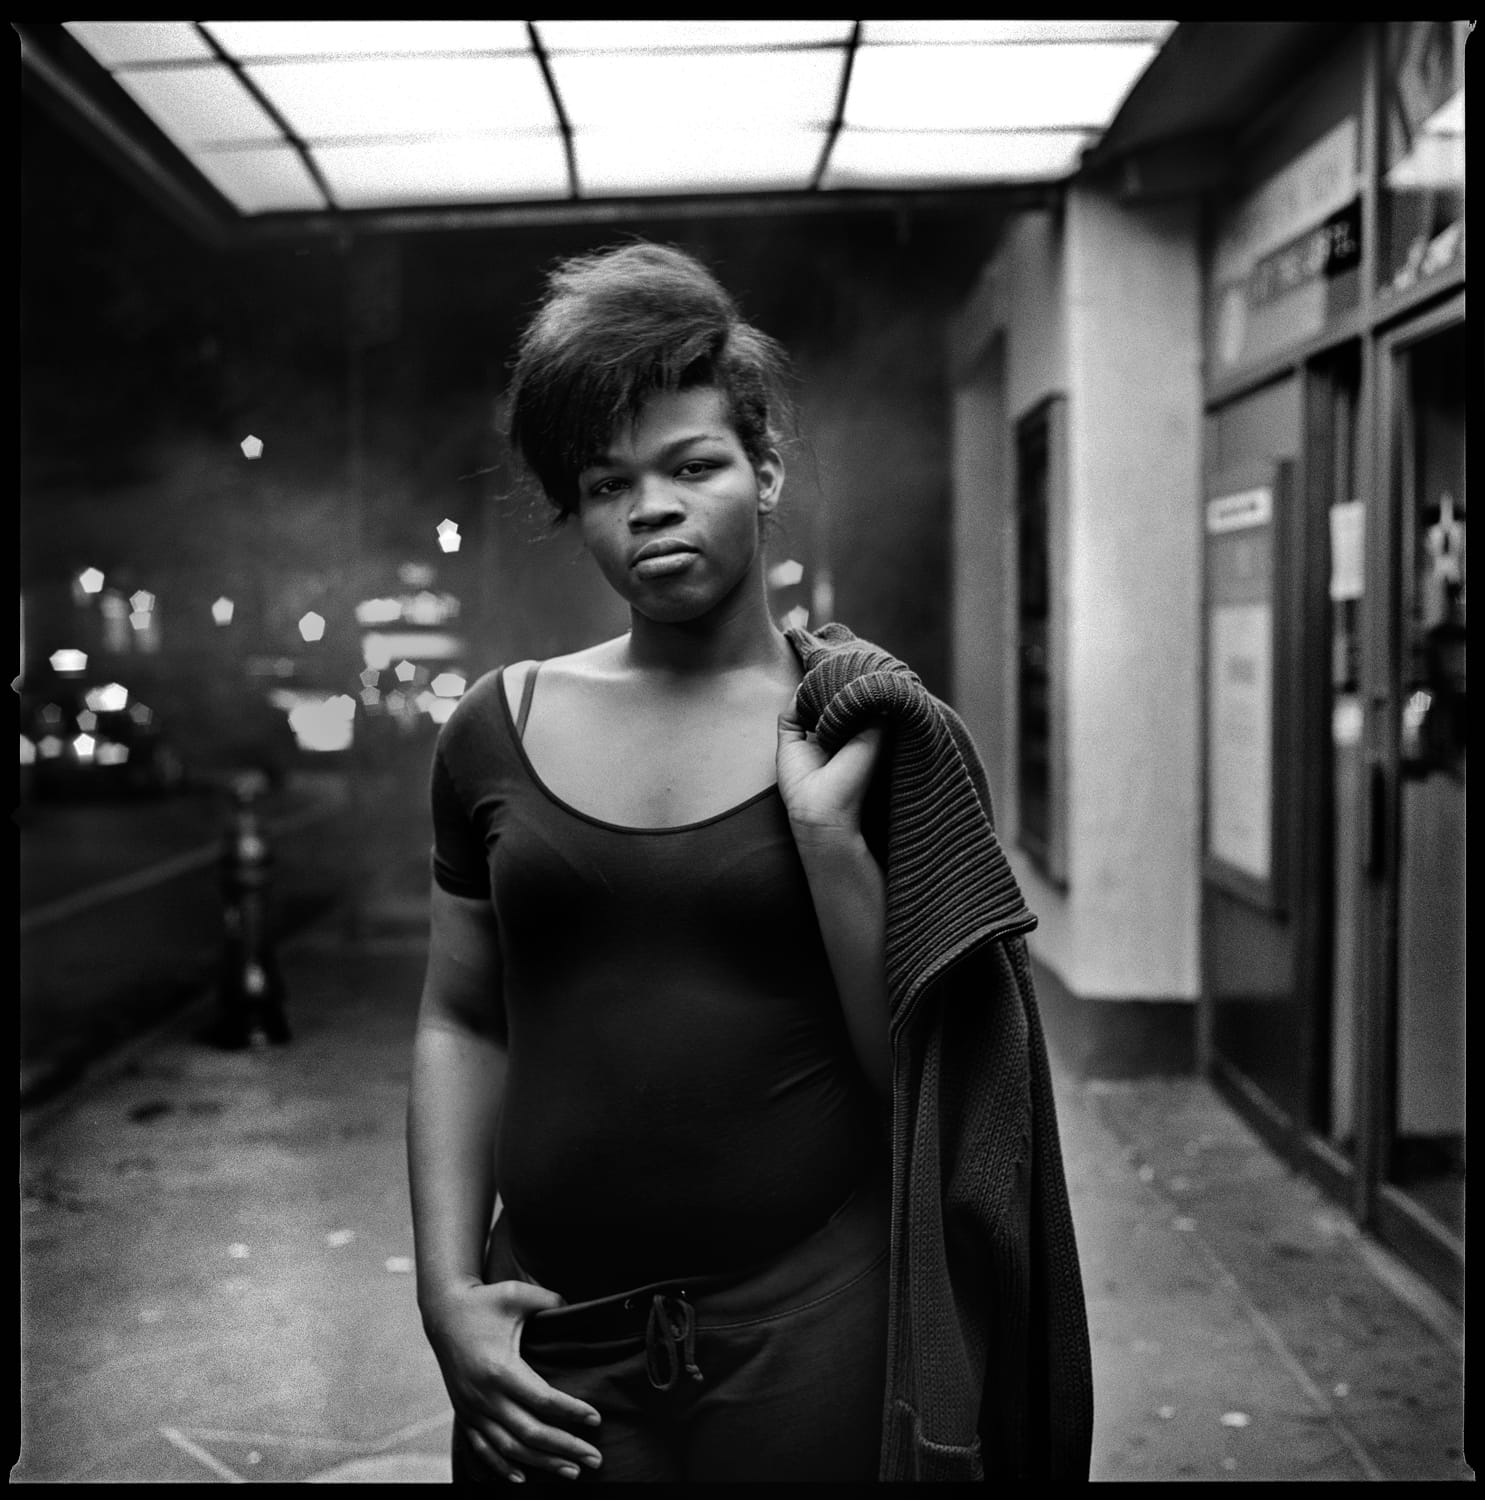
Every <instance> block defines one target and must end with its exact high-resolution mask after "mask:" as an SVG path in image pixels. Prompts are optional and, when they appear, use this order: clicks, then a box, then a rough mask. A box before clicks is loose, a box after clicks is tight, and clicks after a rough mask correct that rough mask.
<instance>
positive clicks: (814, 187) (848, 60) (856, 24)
mask: <svg viewBox="0 0 1485 1500" xmlns="http://www.w3.org/2000/svg"><path fill="white" fill-rule="evenodd" d="M860 46H861V22H860V21H852V22H851V35H850V38H849V40H848V41H847V42H846V55H845V59H844V60H843V61H842V63H841V67H840V92H839V93H838V94H837V95H836V98H835V114H834V116H833V117H832V118H831V121H830V128H829V129H828V130H827V131H826V132H825V144H824V146H823V147H821V149H820V160H819V161H818V162H817V163H816V164H815V175H814V176H813V177H812V178H811V179H810V191H811V192H812V193H813V192H818V191H819V188H820V184H821V182H823V181H824V180H825V169H826V168H827V167H828V166H829V165H830V153H831V152H832V151H834V150H835V138H836V137H837V136H838V135H839V134H840V128H841V126H842V125H843V124H844V123H845V118H846V96H847V95H848V94H849V93H850V92H851V69H852V68H853V67H855V65H856V51H857V49H858V48H859V47H860Z"/></svg>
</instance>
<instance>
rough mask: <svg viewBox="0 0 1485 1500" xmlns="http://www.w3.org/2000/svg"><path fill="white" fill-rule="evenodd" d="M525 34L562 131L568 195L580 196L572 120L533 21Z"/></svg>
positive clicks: (558, 127) (527, 26)
mask: <svg viewBox="0 0 1485 1500" xmlns="http://www.w3.org/2000/svg"><path fill="white" fill-rule="evenodd" d="M526 35H527V36H528V37H529V38H530V39H531V51H532V53H533V54H534V55H535V57H536V64H537V66H538V67H539V68H540V69H541V76H542V77H543V78H545V79H546V81H547V93H549V94H550V95H551V96H552V108H553V110H554V111H555V112H556V115H557V129H558V130H560V131H561V132H562V150H563V151H564V152H565V153H566V155H567V193H568V197H570V198H581V197H582V190H581V188H580V186H579V184H578V169H577V152H576V151H575V150H574V149H573V145H572V121H571V120H569V119H568V118H567V111H566V109H564V108H563V106H562V91H561V90H560V89H559V88H558V87H557V80H556V79H555V78H554V77H553V76H552V64H551V62H550V61H549V60H548V58H547V49H546V48H545V47H543V46H542V44H541V37H540V36H539V35H538V34H537V30H536V22H535V21H527V23H526Z"/></svg>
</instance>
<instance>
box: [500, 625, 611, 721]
mask: <svg viewBox="0 0 1485 1500" xmlns="http://www.w3.org/2000/svg"><path fill="white" fill-rule="evenodd" d="M627 639H628V638H627V637H626V636H622V635H621V636H615V637H614V638H613V639H612V640H609V641H600V642H599V643H598V644H597V645H596V646H585V647H584V648H583V649H582V650H581V651H569V652H568V653H567V654H566V655H565V656H549V657H547V659H546V660H545V661H536V660H528V661H516V662H510V663H508V664H507V666H506V668H505V696H506V699H507V701H508V702H509V703H510V707H511V712H512V713H515V712H517V711H519V708H520V702H521V694H522V692H523V691H524V689H525V687H526V678H527V676H528V675H529V674H530V673H531V672H532V671H533V670H534V669H535V668H537V667H540V668H541V680H542V683H543V684H544V685H546V686H551V685H554V684H555V685H563V686H566V685H578V684H585V683H593V682H598V681H603V680H605V679H608V678H611V677H612V676H613V674H614V672H615V671H616V669H617V667H618V662H619V653H620V651H621V650H622V648H623V646H624V644H625V641H626V640H627Z"/></svg>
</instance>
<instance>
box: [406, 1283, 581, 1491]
mask: <svg viewBox="0 0 1485 1500" xmlns="http://www.w3.org/2000/svg"><path fill="white" fill-rule="evenodd" d="M562 1305H563V1303H562V1298H561V1297H559V1296H558V1295H557V1293H556V1292H552V1291H548V1290H547V1289H546V1288H545V1287H539V1286H533V1285H531V1284H530V1283H529V1282H525V1281H497V1282H495V1283H493V1284H492V1285H488V1286H487V1285H485V1284H484V1283H483V1282H472V1283H470V1284H468V1285H465V1286H460V1287H457V1288H454V1289H451V1290H450V1291H448V1292H447V1293H445V1294H444V1295H442V1296H440V1297H439V1298H438V1299H437V1300H436V1302H434V1304H433V1305H432V1306H431V1307H427V1308H425V1310H424V1313H423V1325H424V1327H425V1328H426V1330H427V1333H428V1339H429V1342H430V1343H431V1344H432V1345H433V1352H434V1354H435V1355H436V1356H437V1357H438V1364H439V1368H440V1370H441V1371H442V1372H443V1380H444V1384H445V1386H447V1387H448V1392H449V1397H450V1399H451V1400H452V1401H453V1404H454V1414H455V1420H456V1421H457V1422H458V1424H459V1426H460V1427H461V1428H462V1429H463V1433H464V1437H465V1439H466V1440H467V1442H468V1446H469V1448H470V1450H471V1451H472V1452H473V1453H474V1455H475V1456H476V1457H477V1458H478V1459H479V1460H480V1461H481V1462H482V1463H484V1464H485V1465H487V1466H488V1467H489V1468H490V1469H491V1470H492V1471H493V1473H494V1474H495V1475H497V1476H498V1477H500V1478H502V1479H513V1480H517V1481H519V1480H523V1479H524V1478H525V1477H526V1476H525V1474H524V1473H523V1472H522V1467H525V1468H534V1469H547V1470H550V1471H552V1472H553V1473H563V1472H564V1471H566V1473H567V1477H569V1478H574V1479H575V1478H576V1477H577V1472H578V1466H579V1465H586V1466H588V1467H597V1465H598V1464H599V1463H600V1462H602V1455H601V1454H600V1453H599V1451H598V1449H597V1448H595V1447H594V1446H593V1445H592V1444H591V1443H589V1442H585V1441H584V1440H583V1439H582V1438H580V1437H578V1436H577V1434H576V1432H575V1431H573V1430H572V1429H574V1428H576V1429H580V1430H581V1429H587V1430H594V1429H596V1428H597V1426H598V1423H599V1420H600V1419H599V1415H598V1413H597V1412H596V1411H595V1410H594V1409H593V1408H592V1407H591V1406H589V1405H588V1403H587V1402H586V1401H579V1400H578V1399H577V1398H576V1397H575V1396H569V1395H567V1394H566V1393H565V1392H564V1391H559V1390H557V1389H556V1388H555V1387H554V1386H551V1385H549V1384H548V1383H547V1382H546V1381H545V1380H543V1379H542V1378H541V1376H540V1375H538V1374H537V1373H536V1371H535V1370H533V1369H532V1368H531V1366H530V1365H528V1364H527V1363H526V1361H525V1360H524V1359H522V1358H521V1329H522V1328H523V1327H524V1326H525V1323H526V1320H527V1318H529V1317H531V1316H532V1314H534V1313H538V1312H543V1311H545V1310H546V1309H548V1308H553V1307H561V1306H562Z"/></svg>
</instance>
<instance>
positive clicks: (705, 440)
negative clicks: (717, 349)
mask: <svg viewBox="0 0 1485 1500" xmlns="http://www.w3.org/2000/svg"><path fill="white" fill-rule="evenodd" d="M783 477H784V471H783V465H782V463H781V462H780V461H779V458H778V455H777V454H776V453H774V452H772V451H770V452H769V454H768V455H767V456H766V457H765V459H764V460H763V462H762V463H760V464H759V465H758V466H757V468H756V469H755V468H754V466H753V464H752V463H751V462H750V461H749V459H748V455H747V453H746V451H745V450H744V448H743V445H742V441H741V439H739V437H738V435H737V433H736V432H734V431H733V429H732V424H731V422H730V421H729V420H728V418H727V409H726V405H725V403H724V401H723V399H722V396H721V394H720V393H719V392H718V391H716V390H715V389H714V388H712V387H711V386H697V387H694V388H693V389H690V390H684V391H663V392H661V393H659V394H658V395H655V396H653V397H652V398H651V399H650V400H649V401H648V402H647V403H646V404H645V406H644V407H643V408H642V410H641V412H640V415H639V419H638V420H637V421H636V422H635V424H634V426H633V427H632V428H630V429H629V430H628V431H621V432H616V433H615V434H614V436H613V438H612V440H611V441H610V444H609V451H608V452H607V453H605V454H604V455H603V457H602V460H601V461H600V462H598V463H595V464H593V465H592V466H591V467H589V468H586V469H584V470H583V471H582V473H581V474H579V475H578V524H579V527H580V529H581V532H582V537H583V544H584V546H586V547H587V549H588V551H589V552H591V553H592V554H593V558H594V560H595V561H596V562H597V564H598V566H599V569H600V570H601V571H602V573H603V576H604V577H605V578H606V579H608V581H609V583H610V584H611V585H612V586H613V587H614V589H616V590H617V591H618V593H619V594H620V596H621V597H622V598H623V599H625V600H626V601H627V603H628V604H629V605H630V607H631V608H633V609H636V610H638V611H639V612H640V613H641V614H643V615H645V616H646V617H648V618H649V619H652V620H656V621H661V622H674V621H682V620H693V619H696V618H698V617H699V616H701V615H704V614H706V613H708V612H709V611H710V610H712V609H714V608H715V607H716V606H717V605H719V604H721V603H722V602H723V601H724V600H726V599H728V598H730V597H732V596H733V595H734V594H736V593H737V591H738V590H739V588H740V587H741V586H742V585H744V583H745V582H746V580H747V579H748V578H749V576H750V575H753V574H756V572H757V571H758V568H759V518H760V517H761V516H762V515H764V514H766V513H767V512H769V511H771V510H773V508H774V507H775V506H776V505H777V504H778V499H779V491H780V488H781V486H782V484H783Z"/></svg>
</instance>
